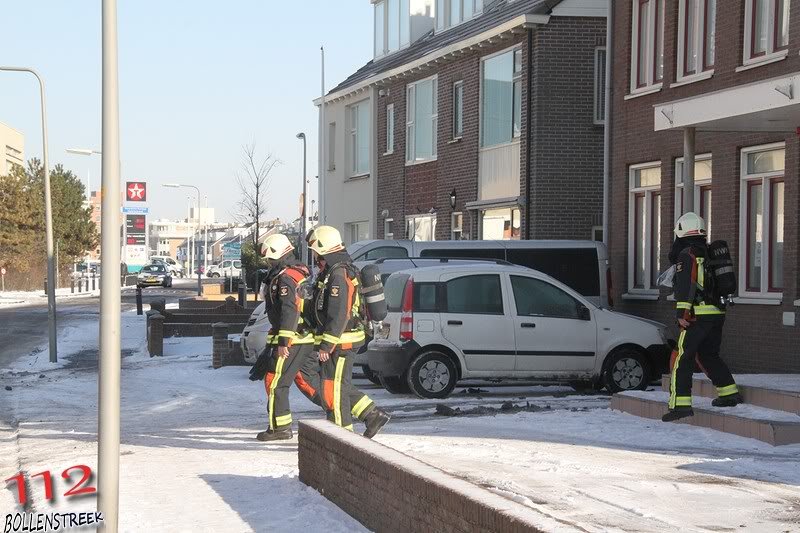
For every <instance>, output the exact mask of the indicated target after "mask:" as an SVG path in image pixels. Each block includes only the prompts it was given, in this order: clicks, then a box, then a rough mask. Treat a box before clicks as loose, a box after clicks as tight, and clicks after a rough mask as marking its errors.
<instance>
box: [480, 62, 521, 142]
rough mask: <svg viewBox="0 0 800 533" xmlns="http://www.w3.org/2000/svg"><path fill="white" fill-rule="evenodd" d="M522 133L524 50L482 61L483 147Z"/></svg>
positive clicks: (510, 139) (506, 140)
mask: <svg viewBox="0 0 800 533" xmlns="http://www.w3.org/2000/svg"><path fill="white" fill-rule="evenodd" d="M521 133H522V50H519V49H515V50H509V51H507V52H502V53H500V54H497V55H494V56H490V57H489V58H487V59H484V60H483V65H482V69H481V146H483V147H488V146H496V145H499V144H505V143H510V142H512V141H513V140H515V139H518V138H519V137H520V135H521Z"/></svg>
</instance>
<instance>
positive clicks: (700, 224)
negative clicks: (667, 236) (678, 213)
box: [675, 211, 706, 238]
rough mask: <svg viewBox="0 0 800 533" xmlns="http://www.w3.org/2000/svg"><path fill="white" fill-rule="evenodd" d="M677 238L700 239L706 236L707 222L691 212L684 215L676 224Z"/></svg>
mask: <svg viewBox="0 0 800 533" xmlns="http://www.w3.org/2000/svg"><path fill="white" fill-rule="evenodd" d="M675 236H676V237H678V238H682V237H698V236H703V237H705V236H706V222H705V220H703V219H702V218H701V217H700V216H699V215H697V214H696V213H692V212H691V211H690V212H688V213H684V215H683V216H682V217H681V218H679V219H678V223H677V224H675Z"/></svg>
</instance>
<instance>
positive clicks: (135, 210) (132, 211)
mask: <svg viewBox="0 0 800 533" xmlns="http://www.w3.org/2000/svg"><path fill="white" fill-rule="evenodd" d="M122 212H123V213H125V214H126V215H149V214H150V208H149V207H123V208H122Z"/></svg>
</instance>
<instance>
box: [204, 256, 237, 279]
mask: <svg viewBox="0 0 800 533" xmlns="http://www.w3.org/2000/svg"><path fill="white" fill-rule="evenodd" d="M241 275H242V262H241V261H239V260H238V259H235V260H230V259H226V260H225V261H223V262H222V263H220V264H218V265H211V266H210V267H208V272H206V277H209V278H219V277H226V278H227V277H232V278H238V277H240V276H241Z"/></svg>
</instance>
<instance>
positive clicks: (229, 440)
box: [0, 313, 363, 532]
mask: <svg viewBox="0 0 800 533" xmlns="http://www.w3.org/2000/svg"><path fill="white" fill-rule="evenodd" d="M123 324H124V325H125V327H124V329H123V348H125V349H126V350H127V351H126V352H124V353H127V354H129V355H128V356H127V357H124V358H123V370H122V446H121V453H120V475H121V482H120V509H121V511H120V530H121V531H126V532H127V531H147V532H153V531H170V532H173V531H298V530H306V531H323V530H324V531H331V532H337V531H342V532H345V531H347V532H350V531H360V530H363V528H362V526H361V525H360V524H359V523H358V522H356V521H354V520H353V519H352V518H350V517H349V516H348V515H347V514H345V513H344V512H343V511H341V510H340V509H339V508H337V507H335V506H334V505H333V504H331V503H330V502H328V501H327V500H326V499H325V498H324V497H323V496H321V495H319V494H318V493H317V492H316V491H314V490H312V489H310V488H308V487H306V486H305V485H304V484H302V483H300V481H299V480H298V479H297V443H296V441H291V442H288V443H280V444H271V445H269V444H264V443H260V442H258V441H256V440H255V438H254V437H255V434H256V433H257V432H258V431H260V430H262V429H264V426H265V424H266V414H265V413H266V401H265V399H264V390H263V384H262V383H253V382H250V381H249V380H247V369H246V368H242V367H232V368H224V369H220V370H213V369H212V368H211V356H210V352H211V340H210V339H209V338H200V339H168V340H167V341H166V342H168V343H169V345H168V346H167V347H166V351H167V353H170V354H173V355H172V356H169V357H164V358H154V359H151V358H150V357H149V356H147V354H146V353H145V352H144V351H143V350H142V349H141V348H142V346H141V344H142V339H143V336H144V319H143V317H136V316H135V315H131V314H130V313H126V314H125V320H124V321H123ZM95 328H96V325H95ZM95 338H96V336H95ZM95 342H96V341H95ZM95 346H96V344H95ZM62 353H67V352H66V350H64V349H62ZM82 356H83V357H84V358H90V357H91V355H90V354H88V353H86V352H83V353H82ZM95 357H96V353H95ZM34 369H35V372H30V370H34ZM26 370H27V371H24V372H15V373H12V372H6V373H4V374H2V375H0V406H2V409H0V416H1V417H2V419H1V420H2V421H0V476H2V479H6V478H9V477H10V476H12V475H15V474H16V473H17V472H19V471H20V470H23V471H25V472H28V473H29V474H34V473H37V472H41V471H43V470H48V469H49V470H51V471H52V472H53V473H54V476H55V478H56V482H55V483H56V485H55V486H56V489H57V490H58V489H61V490H62V492H63V490H65V489H66V485H64V484H62V483H61V482H60V477H59V476H60V473H61V471H62V470H63V469H65V468H67V467H69V466H72V465H75V464H86V465H89V466H91V467H94V466H95V465H96V456H97V446H96V429H97V374H96V366H93V365H85V364H82V363H80V358H77V357H76V358H73V359H72V360H71V361H70V362H68V363H67V364H66V365H64V367H63V368H60V369H48V368H47V366H46V365H42V364H40V362H39V363H37V364H36V365H33V366H29V367H28V368H27V369H26ZM40 376H44V377H40ZM6 386H10V387H12V390H11V391H7V390H3V389H4V388H5V387H6ZM292 399H293V401H294V403H295V405H297V406H302V407H304V408H305V409H306V410H307V411H309V412H307V413H306V414H305V415H301V414H300V412H298V416H304V417H306V418H308V417H310V416H316V417H320V416H321V413H319V412H318V411H317V410H316V408H315V407H314V406H312V405H311V404H310V403H309V402H307V400H305V398H302V397H300V396H299V393H297V394H295V395H294V396H293V398H292ZM302 407H301V409H298V411H302ZM312 408H313V411H312ZM38 483H40V482H37V481H33V482H31V489H30V494H31V501H32V502H33V503H32V509H29V511H35V512H54V511H60V512H67V511H69V512H79V511H89V510H93V509H95V507H96V501H95V497H94V496H89V497H84V499H80V498H73V499H64V498H63V497H60V498H59V499H58V500H57V501H56V502H54V503H52V504H51V503H49V502H47V501H44V500H43V496H42V493H41V486H40V485H39V484H38ZM15 503H16V502H15V493H14V492H12V491H10V490H8V491H2V492H0V514H2V513H3V512H11V511H12V510H16V509H18V508H17V507H16V505H15Z"/></svg>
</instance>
